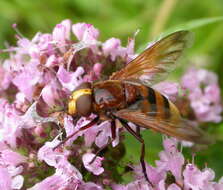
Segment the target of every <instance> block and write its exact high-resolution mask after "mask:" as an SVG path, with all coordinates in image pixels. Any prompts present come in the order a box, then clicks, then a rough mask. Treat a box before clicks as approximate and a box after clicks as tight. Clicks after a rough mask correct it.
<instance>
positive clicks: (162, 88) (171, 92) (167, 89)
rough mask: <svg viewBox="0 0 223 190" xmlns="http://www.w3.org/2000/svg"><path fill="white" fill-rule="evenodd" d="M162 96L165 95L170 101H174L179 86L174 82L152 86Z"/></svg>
mask: <svg viewBox="0 0 223 190" xmlns="http://www.w3.org/2000/svg"><path fill="white" fill-rule="evenodd" d="M153 87H154V89H156V90H158V91H159V92H161V93H162V94H164V95H166V96H167V97H168V98H169V99H170V100H172V101H175V100H176V98H177V96H178V89H179V85H178V84H177V83H174V82H160V83H158V84H156V85H154V86H153Z"/></svg>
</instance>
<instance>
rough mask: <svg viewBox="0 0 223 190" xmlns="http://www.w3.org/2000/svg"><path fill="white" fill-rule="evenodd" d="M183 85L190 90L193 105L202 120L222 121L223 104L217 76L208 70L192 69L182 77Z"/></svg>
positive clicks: (198, 117) (197, 115)
mask: <svg viewBox="0 0 223 190" xmlns="http://www.w3.org/2000/svg"><path fill="white" fill-rule="evenodd" d="M182 87H183V88H184V89H186V90H188V92H189V95H188V97H189V99H190V101H191V107H192V108H193V110H194V112H195V114H196V117H197V119H198V120H199V121H202V122H210V121H212V122H216V123H217V122H220V121H221V120H222V117H221V112H222V105H221V102H220V89H219V86H218V84H217V76H216V75H215V74H214V73H212V72H210V71H207V70H204V69H200V70H196V69H190V70H189V71H188V72H187V73H186V74H185V75H184V76H183V77H182Z"/></svg>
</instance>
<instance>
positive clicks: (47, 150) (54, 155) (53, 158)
mask: <svg viewBox="0 0 223 190" xmlns="http://www.w3.org/2000/svg"><path fill="white" fill-rule="evenodd" d="M59 143H60V141H59V140H58V139H57V138H55V139H54V140H53V141H52V142H46V143H45V145H44V146H42V147H41V148H40V149H39V151H38V159H39V160H43V161H45V162H46V163H47V164H48V165H49V166H53V167H55V168H57V167H58V164H59V163H60V162H61V161H63V160H66V159H67V157H68V155H69V151H68V150H64V151H62V152H60V151H57V150H54V149H53V148H54V147H56V146H57V145H58V144H59Z"/></svg>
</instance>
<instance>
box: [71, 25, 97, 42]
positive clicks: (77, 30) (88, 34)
mask: <svg viewBox="0 0 223 190" xmlns="http://www.w3.org/2000/svg"><path fill="white" fill-rule="evenodd" d="M72 31H73V33H74V34H75V35H76V37H77V39H78V40H80V41H81V40H83V41H84V42H86V43H92V42H94V41H96V40H97V38H98V36H99V31H98V30H97V29H96V28H95V27H94V26H93V25H91V24H86V23H78V24H74V25H73V26H72Z"/></svg>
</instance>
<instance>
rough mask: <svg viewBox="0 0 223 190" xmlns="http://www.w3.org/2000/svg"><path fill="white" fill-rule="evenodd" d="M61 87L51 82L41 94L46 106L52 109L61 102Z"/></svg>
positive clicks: (55, 82)
mask: <svg viewBox="0 0 223 190" xmlns="http://www.w3.org/2000/svg"><path fill="white" fill-rule="evenodd" d="M60 91H61V85H60V84H59V83H58V82H57V81H51V82H50V83H49V84H47V85H46V86H45V87H44V88H43V89H42V92H41V95H42V98H43V100H44V101H45V103H47V104H48V106H50V107H53V106H56V104H58V105H59V102H61V98H62V95H61V93H60Z"/></svg>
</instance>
